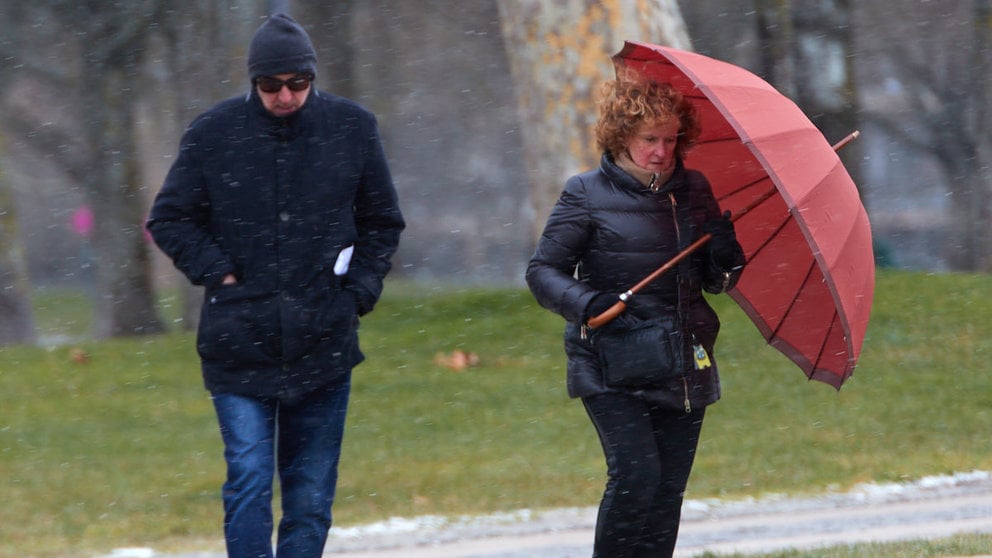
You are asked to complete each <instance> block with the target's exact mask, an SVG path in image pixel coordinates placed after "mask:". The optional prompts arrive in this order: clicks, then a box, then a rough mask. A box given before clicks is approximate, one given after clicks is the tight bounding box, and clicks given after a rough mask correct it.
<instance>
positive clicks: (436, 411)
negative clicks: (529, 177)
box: [0, 271, 992, 557]
mask: <svg viewBox="0 0 992 558" xmlns="http://www.w3.org/2000/svg"><path fill="white" fill-rule="evenodd" d="M80 300H81V299H80V298H79V297H78V296H76V297H73V296H72V295H71V294H68V295H67V294H64V293H50V292H48V293H39V295H38V297H37V300H36V304H35V306H36V308H37V309H38V321H39V324H40V326H41V328H42V329H43V331H44V332H46V334H47V335H48V337H46V338H48V339H60V340H62V341H61V342H60V343H59V344H57V345H53V346H49V347H22V346H18V347H6V348H0V479H2V480H0V483H2V486H3V487H4V490H3V495H4V497H5V504H4V506H3V507H0V557H14V556H17V557H24V556H33V557H63V556H68V555H74V556H75V555H87V554H86V553H87V552H89V553H93V552H99V551H103V552H106V551H108V550H109V549H111V548H114V547H119V546H132V545H138V546H152V547H155V548H159V549H174V550H178V549H192V548H198V547H202V546H203V545H204V544H216V542H217V541H218V539H219V538H220V523H221V518H222V512H221V507H220V497H219V490H220V484H221V482H222V481H223V475H224V471H223V458H222V448H221V442H220V437H219V434H218V432H217V428H216V424H215V419H214V416H213V411H212V408H211V406H210V401H209V398H208V396H207V394H206V392H205V391H204V390H203V388H202V384H201V382H200V378H199V370H198V364H197V360H196V355H195V352H194V349H193V339H192V336H191V335H190V334H188V333H182V332H174V333H170V334H167V335H162V336H154V337H143V338H137V339H116V340H111V341H106V342H100V343H95V342H89V341H77V342H71V340H72V339H73V338H74V336H76V335H78V334H79V333H80V331H83V330H85V326H86V322H87V319H88V318H87V312H86V310H85V304H84V303H83V302H81V301H80ZM713 302H714V305H715V306H716V307H717V309H718V312H719V313H720V315H721V317H722V319H723V322H724V329H723V333H722V334H721V338H720V341H719V343H718V346H717V352H718V358H719V359H720V365H721V372H722V378H723V387H724V397H723V399H722V401H720V402H719V403H718V404H716V405H714V406H713V407H711V408H710V410H709V412H708V414H707V419H706V424H705V426H704V428H703V438H702V441H701V447H700V449H699V454H698V457H697V460H696V467H695V469H694V471H693V475H692V478H691V479H690V485H689V491H688V494H687V497H688V498H742V497H751V496H754V497H758V496H761V495H764V494H769V493H796V494H799V493H816V492H821V491H823V490H828V489H832V490H843V489H845V488H849V487H851V486H853V485H855V484H858V483H862V482H868V481H879V482H890V481H902V480H911V479H918V478H920V477H923V476H928V475H937V474H948V473H953V472H959V471H970V470H976V469H977V470H989V469H992V442H990V439H989V436H988V432H989V431H990V430H992V389H989V383H988V377H987V375H988V371H989V366H988V363H987V362H988V358H989V355H990V354H992V320H990V319H989V316H990V315H992V281H989V277H988V276H986V275H956V274H923V273H909V272H896V271H883V272H880V274H879V276H878V283H877V288H876V297H875V306H874V310H873V314H872V320H871V325H870V327H869V331H868V336H867V339H866V341H865V347H864V350H863V352H862V357H861V360H860V363H859V366H858V368H857V370H856V372H855V375H854V377H853V378H852V379H851V380H849V381H848V383H847V384H845V386H844V388H843V389H842V390H841V391H840V392H837V391H835V390H834V389H833V388H832V387H830V386H827V385H825V384H821V383H818V382H808V381H807V380H806V379H805V377H804V376H803V375H802V373H801V372H800V371H799V370H798V368H796V367H795V366H794V365H792V364H791V363H789V362H788V361H787V359H785V357H783V356H782V355H780V354H779V353H778V352H776V351H775V350H773V349H771V348H769V347H767V346H766V345H765V344H764V342H763V341H762V339H761V338H760V336H759V335H758V333H757V330H756V329H755V328H754V326H753V325H752V324H751V323H750V321H749V320H748V319H747V318H746V317H745V316H744V315H743V313H742V312H741V311H740V310H739V309H738V308H737V307H736V305H734V304H733V302H732V301H730V300H729V299H728V298H727V297H716V298H715V299H714V300H713ZM561 328H562V321H561V319H560V318H558V317H557V316H554V315H552V314H550V313H549V312H547V311H544V310H543V309H541V308H539V307H538V306H537V305H536V304H535V303H534V301H533V299H532V298H531V296H530V295H529V293H527V292H526V291H525V290H523V289H486V288H466V289H441V288H430V287H425V286H417V285H410V284H405V283H391V284H390V285H388V288H387V295H386V296H385V297H384V299H383V300H382V301H381V303H380V305H379V306H378V307H377V309H376V311H375V312H374V313H373V314H371V315H370V316H368V317H367V319H365V320H364V321H363V324H362V331H361V335H362V345H363V349H364V351H365V353H366V354H367V356H368V360H367V362H366V363H363V364H362V365H361V366H359V367H358V368H357V369H356V371H355V377H354V391H353V397H352V403H351V409H350V413H349V423H348V426H347V432H346V439H345V449H344V452H343V455H342V464H341V479H340V484H339V488H338V498H337V501H336V503H335V508H334V513H335V521H336V524H338V525H342V526H344V525H354V524H359V523H366V522H371V521H377V520H382V519H385V518H389V517H394V516H406V517H409V516H416V515H422V514H440V515H452V514H463V513H469V514H472V513H487V512H493V511H503V510H512V509H518V508H538V509H539V508H553V507H557V506H591V505H595V504H596V502H597V501H598V497H599V494H600V492H601V490H602V485H603V480H604V479H603V475H604V471H603V469H604V466H603V462H602V455H601V452H600V449H599V447H598V441H597V440H596V436H595V434H594V432H593V430H592V427H591V426H590V425H589V424H588V419H587V418H586V417H585V415H584V412H583V410H582V408H581V405H580V404H579V403H578V402H576V401H573V400H569V399H568V398H567V396H566V394H565V390H564V375H565V371H564V359H563V356H562V351H561ZM455 350H461V351H465V352H468V353H473V354H476V355H478V358H479V364H478V366H474V367H469V368H466V369H463V370H453V369H451V368H448V367H446V366H444V365H442V364H439V362H441V361H442V360H443V357H447V356H450V355H451V353H452V352H453V351H455ZM981 540H984V541H985V543H986V546H988V545H987V543H988V538H985V539H981ZM984 550H986V551H988V550H989V548H985V549H984ZM70 551H71V552H70ZM783 556H785V555H783Z"/></svg>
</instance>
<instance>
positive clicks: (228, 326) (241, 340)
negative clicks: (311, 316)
mask: <svg viewBox="0 0 992 558" xmlns="http://www.w3.org/2000/svg"><path fill="white" fill-rule="evenodd" d="M280 338H281V335H280V331H279V309H278V303H277V301H276V300H274V299H273V298H272V295H271V294H268V293H252V292H250V291H248V290H247V289H245V287H244V286H243V285H228V286H223V287H218V288H214V289H210V290H209V291H207V293H206V295H205V298H204V301H203V307H202V309H201V312H200V327H199V330H198V332H197V342H196V348H197V352H199V354H200V357H201V358H203V359H204V360H208V361H214V362H218V361H219V362H225V363H228V364H271V363H274V362H276V361H278V360H279V357H280V356H281V352H282V351H281V339H280Z"/></svg>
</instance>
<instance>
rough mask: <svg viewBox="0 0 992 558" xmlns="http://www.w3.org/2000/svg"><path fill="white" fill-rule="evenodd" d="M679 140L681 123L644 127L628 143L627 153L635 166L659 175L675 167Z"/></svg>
mask: <svg viewBox="0 0 992 558" xmlns="http://www.w3.org/2000/svg"><path fill="white" fill-rule="evenodd" d="M678 139H679V122H678V120H677V119H673V120H671V121H669V122H665V123H663V124H645V125H642V126H641V127H640V128H639V129H638V130H637V131H636V132H635V133H634V135H633V136H632V137H631V138H630V141H629V142H627V151H628V153H629V154H630V159H631V160H632V161H633V162H634V164H635V165H637V166H639V167H641V168H643V169H646V170H649V171H651V172H654V173H658V174H665V173H667V172H669V171H671V170H672V168H674V167H675V147H676V145H678Z"/></svg>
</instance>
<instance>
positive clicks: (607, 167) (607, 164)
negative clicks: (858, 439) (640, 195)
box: [599, 153, 685, 193]
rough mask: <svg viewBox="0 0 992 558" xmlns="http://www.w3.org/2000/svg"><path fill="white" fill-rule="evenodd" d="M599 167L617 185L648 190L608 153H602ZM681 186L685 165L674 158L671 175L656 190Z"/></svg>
mask: <svg viewBox="0 0 992 558" xmlns="http://www.w3.org/2000/svg"><path fill="white" fill-rule="evenodd" d="M599 168H600V170H601V171H602V173H603V174H604V175H606V178H608V179H609V180H610V182H612V183H613V184H615V185H616V186H618V187H621V188H623V189H625V190H631V191H634V192H647V191H648V189H647V187H645V186H644V185H643V184H641V183H640V181H638V180H637V179H636V178H634V177H633V176H631V175H630V173H628V172H627V171H625V170H623V169H622V168H620V166H619V165H617V163H616V161H614V160H613V156H612V155H610V154H609V153H603V156H602V158H601V159H600V163H599ZM683 187H685V166H684V165H683V164H682V159H676V161H675V170H674V171H673V172H672V176H671V177H669V179H668V181H667V182H665V183H664V184H662V185H661V188H659V189H658V192H664V193H667V192H671V191H674V190H678V189H680V188H683Z"/></svg>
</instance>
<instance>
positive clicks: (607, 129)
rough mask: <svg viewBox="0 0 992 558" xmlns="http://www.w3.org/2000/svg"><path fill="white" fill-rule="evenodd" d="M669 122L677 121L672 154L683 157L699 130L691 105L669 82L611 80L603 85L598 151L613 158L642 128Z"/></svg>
mask: <svg viewBox="0 0 992 558" xmlns="http://www.w3.org/2000/svg"><path fill="white" fill-rule="evenodd" d="M672 119H677V120H678V121H679V139H678V145H676V147H675V153H676V155H678V156H679V158H682V157H684V156H685V154H686V153H687V152H688V151H689V149H690V148H691V147H692V146H693V145H695V143H696V140H698V139H699V133H700V131H701V128H700V125H699V117H698V115H697V113H696V108H695V107H694V106H693V105H692V103H691V102H689V100H688V99H686V98H685V96H683V95H682V93H680V92H679V91H678V90H677V89H675V88H674V87H672V86H671V85H670V84H668V83H658V82H655V81H630V80H610V81H608V82H606V83H605V84H603V92H602V98H601V100H600V103H599V122H597V123H596V143H597V145H598V146H599V149H600V150H601V151H603V152H606V153H609V154H610V155H612V156H614V157H616V156H617V155H618V154H619V153H621V152H623V151H624V150H626V149H627V144H628V142H629V141H630V138H631V137H633V135H634V134H635V133H636V132H637V131H638V130H639V129H640V128H641V127H642V126H644V125H649V126H653V125H657V124H667V123H668V122H671V121H672Z"/></svg>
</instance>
